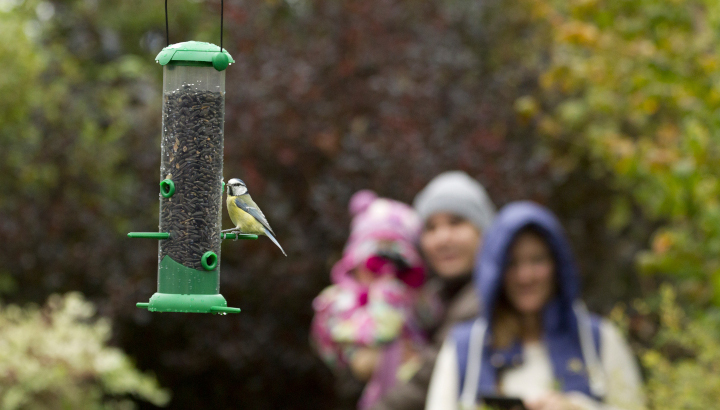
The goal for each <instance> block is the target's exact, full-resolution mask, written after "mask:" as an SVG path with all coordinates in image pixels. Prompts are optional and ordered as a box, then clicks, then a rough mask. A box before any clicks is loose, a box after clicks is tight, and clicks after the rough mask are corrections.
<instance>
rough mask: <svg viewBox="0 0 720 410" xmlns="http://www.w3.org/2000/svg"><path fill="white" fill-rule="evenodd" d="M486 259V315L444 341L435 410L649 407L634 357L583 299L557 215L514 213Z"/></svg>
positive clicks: (516, 209)
mask: <svg viewBox="0 0 720 410" xmlns="http://www.w3.org/2000/svg"><path fill="white" fill-rule="evenodd" d="M477 260H478V261H479V262H478V264H477V265H476V266H475V270H474V280H475V284H476V287H477V290H478V293H479V295H480V300H481V304H482V306H483V311H482V313H481V314H480V317H478V319H476V320H474V321H472V322H468V323H464V324H461V325H459V326H457V327H456V328H455V329H454V330H453V332H452V334H451V335H450V336H449V337H448V339H447V340H446V342H445V343H444V345H443V347H442V349H441V352H440V354H439V355H438V359H437V362H436V364H435V368H434V370H433V377H432V381H431V383H430V389H429V392H428V398H427V402H426V409H427V410H454V409H463V410H465V409H475V406H476V404H477V403H481V402H482V398H483V397H486V396H498V395H501V396H507V397H515V398H519V399H521V400H522V401H523V403H524V404H525V406H526V407H527V408H528V409H529V410H586V409H587V410H591V409H598V410H599V409H603V410H605V409H622V410H636V409H642V408H644V397H643V394H642V387H641V378H640V372H639V370H638V366H637V363H636V362H635V358H634V357H633V355H632V352H631V351H630V348H629V346H628V344H627V342H626V341H625V340H624V338H623V337H622V336H621V334H620V332H619V331H618V330H617V329H616V328H615V327H614V326H613V325H612V324H611V323H610V322H608V321H607V320H603V319H600V318H599V317H596V316H595V315H592V314H590V313H588V311H587V310H586V308H585V305H584V304H583V303H582V302H581V301H580V299H579V293H580V289H579V277H578V273H577V268H576V266H575V262H574V258H573V255H572V252H571V250H570V246H569V244H568V242H567V240H566V238H565V234H564V231H563V229H562V227H561V226H560V223H559V222H558V220H557V219H556V218H555V216H554V215H553V214H552V213H551V212H550V211H548V210H547V209H545V208H543V207H541V206H539V205H537V204H535V203H532V202H516V203H512V204H509V205H507V206H506V207H505V208H503V210H502V211H501V212H500V213H499V214H498V216H497V218H496V219H495V222H494V223H493V225H492V226H491V227H490V229H489V230H488V232H487V233H486V236H485V242H484V246H483V248H482V253H481V257H479V258H478V259H477Z"/></svg>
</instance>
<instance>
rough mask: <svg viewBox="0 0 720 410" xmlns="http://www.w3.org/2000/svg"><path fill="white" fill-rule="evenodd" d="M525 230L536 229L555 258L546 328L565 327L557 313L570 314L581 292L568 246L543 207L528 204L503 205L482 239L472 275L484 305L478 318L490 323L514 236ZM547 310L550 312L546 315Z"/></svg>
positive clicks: (557, 226) (560, 229)
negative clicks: (555, 288)
mask: <svg viewBox="0 0 720 410" xmlns="http://www.w3.org/2000/svg"><path fill="white" fill-rule="evenodd" d="M527 227H533V228H535V230H536V231H537V232H539V233H540V234H542V235H543V236H544V237H545V239H546V240H547V243H548V245H549V246H550V249H551V251H552V253H553V257H554V258H555V265H556V280H557V284H558V294H557V295H556V299H555V300H554V301H553V302H551V303H550V304H549V306H548V308H547V309H546V312H545V315H544V316H545V317H544V319H545V326H551V327H554V326H553V325H562V324H568V322H566V321H565V320H563V319H564V318H561V317H558V314H560V316H564V315H562V313H561V312H571V311H572V304H573V301H575V300H576V299H577V298H578V297H579V289H580V278H579V276H578V271H577V267H576V265H575V260H574V258H573V255H572V251H571V249H570V244H569V243H568V241H567V239H566V238H565V231H564V230H563V228H562V226H561V225H560V222H559V221H558V220H557V219H556V218H555V216H554V215H553V214H552V213H551V212H550V211H548V210H547V209H545V208H544V207H542V206H540V205H538V204H536V203H534V202H529V201H522V202H514V203H512V204H509V205H507V206H505V207H504V208H503V209H502V211H501V212H500V213H499V214H498V215H497V217H496V218H495V221H494V222H493V224H492V226H491V227H490V229H488V231H487V232H486V233H485V235H484V237H483V243H484V245H483V247H482V249H481V251H480V254H479V255H478V258H476V260H477V262H476V265H475V269H474V272H473V275H474V283H475V287H476V290H477V292H478V294H479V296H480V301H481V304H482V305H483V309H482V314H481V315H482V317H484V318H485V320H487V322H488V323H490V322H491V319H492V315H493V312H494V310H495V304H496V303H497V299H498V296H499V294H500V292H501V289H502V285H503V273H504V272H505V268H506V266H507V263H508V253H509V250H510V245H512V243H513V240H514V239H515V237H516V236H517V234H518V233H519V232H520V231H522V230H523V229H525V228H527ZM548 309H550V310H552V311H553V312H548V311H547V310H548ZM548 316H552V317H548ZM571 322H572V321H571Z"/></svg>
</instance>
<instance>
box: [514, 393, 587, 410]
mask: <svg viewBox="0 0 720 410" xmlns="http://www.w3.org/2000/svg"><path fill="white" fill-rule="evenodd" d="M525 407H527V409H528V410H582V409H581V408H580V407H578V406H576V405H575V404H573V403H572V402H570V400H568V398H567V397H566V396H565V395H564V394H562V393H558V392H551V393H548V394H546V395H544V396H542V397H540V398H539V399H535V400H532V401H529V402H527V403H525Z"/></svg>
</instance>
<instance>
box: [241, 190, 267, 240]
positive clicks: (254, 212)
mask: <svg viewBox="0 0 720 410" xmlns="http://www.w3.org/2000/svg"><path fill="white" fill-rule="evenodd" d="M245 196H246V197H247V198H243V199H242V200H241V199H240V198H235V205H236V206H237V207H238V208H240V209H242V210H243V211H245V212H247V213H249V214H250V215H251V216H252V217H253V218H255V219H257V221H258V222H260V223H261V224H262V226H264V227H265V228H266V229H267V230H268V231H270V232H272V233H273V235H274V234H275V232H274V231H273V230H272V228H271V227H270V223H268V221H267V218H265V214H263V213H262V211H261V210H260V207H259V206H257V204H256V203H255V201H253V200H252V198H250V195H245Z"/></svg>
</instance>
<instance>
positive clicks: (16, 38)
mask: <svg viewBox="0 0 720 410" xmlns="http://www.w3.org/2000/svg"><path fill="white" fill-rule="evenodd" d="M219 11H220V2H219V1H212V0H208V1H200V0H195V1H193V0H176V1H172V2H170V7H169V12H170V16H169V17H170V41H171V42H173V43H174V42H180V41H187V40H199V41H209V42H214V43H216V44H217V43H218V42H219V35H220V32H219ZM163 13H164V9H163V2H161V1H160V0H157V1H139V0H126V1H122V2H101V1H98V0H53V1H40V0H0V62H2V75H0V95H2V96H3V98H0V145H1V146H2V149H0V243H2V246H1V247H0V262H1V263H0V297H1V298H2V300H3V301H4V302H6V303H11V304H13V306H23V308H18V307H13V308H12V309H15V310H13V311H12V312H15V313H12V312H10V310H12V309H10V308H2V309H3V312H4V313H3V315H13V316H12V317H13V318H14V319H12V320H14V321H16V322H17V323H23V325H22V326H20V325H16V326H19V327H18V328H22V329H28V330H27V331H28V332H31V331H32V332H35V333H36V334H39V333H40V332H45V331H47V332H51V331H52V330H38V329H42V327H41V326H40V325H39V324H37V325H35V324H34V323H38V322H39V321H41V319H39V317H40V316H38V313H37V308H33V307H32V304H36V305H41V304H46V300H47V299H48V297H49V295H51V294H53V293H66V292H70V291H78V292H81V293H82V294H83V295H85V298H87V300H88V301H89V302H92V304H86V303H87V302H73V303H79V304H82V306H85V307H84V308H83V309H80V310H81V311H83V312H86V313H83V314H82V315H81V319H80V325H78V326H81V328H83V329H85V327H83V326H91V325H88V324H87V323H89V322H88V320H90V319H92V320H97V319H93V318H96V316H101V317H104V318H107V321H105V320H106V319H99V320H101V323H103V325H102V326H103V328H102V329H103V330H101V331H100V330H98V331H97V332H99V333H95V334H96V336H95V337H94V338H95V339H94V340H96V343H97V346H98V347H97V349H98V351H103V349H107V352H113V353H112V354H120V355H122V354H121V353H119V351H118V350H113V349H115V348H116V347H117V348H121V349H122V350H123V351H124V352H125V353H126V354H127V355H128V356H129V357H130V358H132V359H128V358H124V359H122V363H123V364H122V366H124V367H122V369H123V370H122V371H123V372H125V373H126V374H127V376H126V377H127V378H128V380H133V381H132V382H128V384H126V385H123V386H124V387H122V388H117V387H113V386H116V385H113V384H112V383H109V382H108V383H109V384H103V383H105V382H104V381H103V380H105V377H106V376H104V375H103V373H98V374H94V375H93V376H92V380H94V382H93V383H95V384H93V385H92V386H91V387H88V390H87V394H86V395H85V396H82V397H87V400H91V401H93V400H94V401H93V403H95V402H97V403H101V404H102V403H106V404H108V403H109V404H108V405H115V404H117V403H120V404H118V405H122V406H129V405H131V404H132V403H130V402H128V401H127V400H128V399H130V400H133V402H134V403H135V405H136V406H137V407H138V408H143V409H145V408H147V409H150V408H156V407H155V406H156V405H161V404H163V403H165V401H166V400H168V397H169V395H168V391H171V392H172V396H171V399H170V400H171V401H170V402H169V404H167V405H168V407H169V408H177V409H183V408H201V407H206V406H208V405H212V406H213V407H215V408H219V409H220V408H222V409H225V408H244V409H266V408H273V409H330V408H335V409H350V408H354V400H355V399H356V396H355V395H356V394H357V389H352V388H347V387H346V386H345V387H342V388H341V387H338V386H335V384H334V380H333V377H332V374H331V373H330V371H329V370H328V369H326V368H325V367H324V366H323V365H322V363H321V362H320V361H319V359H317V358H316V357H315V356H314V354H313V352H312V351H311V349H310V347H309V345H308V341H307V339H308V327H309V323H310V320H311V315H312V309H311V306H310V302H311V300H312V298H313V297H314V296H315V295H316V294H317V293H318V292H319V291H320V290H321V289H322V288H323V287H324V286H326V285H327V284H328V283H329V277H328V276H329V268H330V266H331V265H332V264H333V263H334V262H335V261H336V260H337V258H338V257H339V256H340V252H341V249H342V245H343V243H344V240H345V238H346V235H347V231H348V222H349V217H348V213H347V210H346V208H347V201H348V199H349V198H350V195H351V194H352V193H353V192H355V191H356V190H359V189H363V188H370V189H373V190H375V191H376V192H378V193H379V194H380V195H385V196H389V197H392V198H396V199H400V200H403V201H407V202H409V201H411V200H412V198H413V196H414V194H415V193H416V192H417V191H418V190H419V189H420V188H422V187H423V186H424V184H425V183H427V181H429V180H430V178H432V177H433V176H434V175H436V174H438V173H439V172H442V171H444V170H448V169H463V170H465V171H467V172H468V173H470V174H471V175H473V176H474V177H476V178H478V179H479V180H480V181H481V182H482V183H483V184H485V185H486V187H487V188H488V190H489V192H490V193H491V196H492V197H493V198H494V200H495V202H496V204H497V205H498V206H501V205H503V204H505V203H507V202H509V201H512V200H517V199H528V198H529V199H533V200H536V201H538V202H541V203H544V204H546V205H548V206H550V207H551V208H552V209H553V210H554V211H555V212H557V213H558V215H559V216H560V217H561V219H562V221H563V224H564V226H565V227H566V228H567V230H568V232H569V234H570V236H571V238H572V240H573V246H574V248H575V250H576V252H577V253H578V257H579V262H580V265H581V271H582V273H583V275H584V284H585V286H584V291H585V292H584V293H585V296H586V299H587V301H588V302H589V305H590V307H591V308H592V309H593V310H595V311H598V312H600V313H609V312H610V311H611V310H612V309H613V307H616V306H618V307H617V308H616V309H615V310H613V317H615V318H616V319H617V320H618V321H619V322H621V323H624V324H625V326H626V329H627V331H628V332H629V334H630V335H631V336H632V340H633V341H634V346H635V348H636V350H637V353H638V354H639V356H640V357H641V359H642V363H643V364H644V370H645V376H646V379H647V386H648V387H647V388H648V395H649V397H650V399H651V405H652V407H653V408H655V409H677V408H686V409H696V408H697V409H704V408H708V407H712V405H714V403H717V401H718V400H720V389H718V388H717V385H718V383H719V382H718V378H717V374H718V372H717V369H718V368H720V357H718V354H717V352H718V351H720V341H719V339H718V337H717V336H718V335H719V334H720V314H719V313H718V306H719V305H720V259H718V257H717V255H718V253H719V252H720V203H719V202H718V193H720V180H719V177H720V168H719V167H720V165H719V164H720V162H718V161H717V159H718V156H720V134H719V128H718V125H719V124H718V121H719V120H718V119H719V118H720V116H718V108H719V107H720V74H718V67H719V65H720V50H718V45H719V44H720V41H718V40H720V34H718V33H720V5H719V4H717V2H712V1H707V0H632V1H631V0H565V1H559V0H513V1H500V0H485V1H483V2H473V1H462V0H423V1H420V0H407V1H399V0H345V1H342V2H340V1H336V0H227V1H225V28H226V30H225V33H224V45H225V46H226V48H227V49H228V50H229V51H230V53H231V54H232V55H233V57H234V58H235V60H236V61H237V63H236V64H234V65H232V66H231V67H230V68H229V69H228V71H227V101H226V124H225V132H226V146H225V178H226V180H227V179H229V178H232V177H240V178H242V179H244V180H245V181H246V182H247V183H248V185H249V186H250V187H251V190H252V192H253V198H254V199H255V200H256V201H257V202H258V203H259V204H261V205H262V208H263V210H264V211H265V213H266V215H267V216H268V219H269V220H270V221H271V222H272V224H273V226H274V227H275V230H276V231H277V232H278V238H279V240H280V242H281V243H282V244H283V247H284V248H285V249H286V250H287V251H288V253H289V257H288V258H281V257H279V256H278V255H279V254H278V252H277V250H276V249H275V248H274V246H273V245H272V243H270V242H269V241H257V242H243V243H240V242H230V243H227V244H224V245H223V246H224V248H223V253H222V256H223V264H222V276H221V281H222V284H221V291H222V293H223V295H224V296H225V297H226V298H227V300H228V302H229V304H230V305H231V306H237V307H240V308H242V309H243V312H242V313H241V314H240V315H237V316H232V317H230V316H225V317H216V316H209V315H208V316H199V315H197V316H196V315H175V314H150V313H148V312H147V311H144V310H140V309H137V308H135V303H136V302H138V301H146V300H147V299H148V298H149V297H150V296H151V295H152V293H153V292H154V291H155V289H156V270H157V262H156V257H157V253H156V252H157V251H156V244H155V243H154V242H152V241H148V240H137V239H136V240H130V239H127V238H126V237H125V234H126V233H127V232H129V231H152V230H153V229H154V227H155V226H157V220H158V201H157V183H158V181H159V173H158V169H159V160H160V153H159V140H160V108H161V98H160V97H161V95H160V94H161V79H162V77H161V76H162V70H161V69H160V67H159V66H158V65H157V64H156V63H155V62H154V57H155V55H156V54H157V52H158V51H159V50H160V49H161V48H162V47H163V46H164V45H165V35H164V15H163ZM225 222H226V225H228V226H229V223H230V222H229V220H226V221H225ZM663 283H665V284H666V286H665V287H662V286H661V284H663ZM661 289H662V290H661ZM73 295H74V294H73ZM68 297H69V298H71V300H76V299H72V298H78V296H68ZM57 298H59V297H56V299H50V301H48V302H47V306H55V305H58V304H60V305H62V304H61V303H60V302H58V299H57ZM80 300H81V299H80ZM618 302H622V303H621V304H620V305H617V304H618ZM28 304H31V305H28ZM25 306H30V307H25ZM58 306H59V305H58ZM93 306H95V307H96V308H97V313H94V312H95V310H94V309H95V308H93ZM17 309H21V310H20V311H17ZM44 309H51V308H49V307H46V308H44ZM18 312H19V313H18ZM87 312H89V313H87ZM0 316H2V315H0ZM3 320H5V319H3ZM8 320H9V319H8ZM68 320H70V319H68ZM0 323H5V322H2V321H0ZM0 326H4V325H3V324H0ZM104 326H107V328H106V327H104ZM110 326H111V327H112V332H111V331H110ZM87 329H90V328H87ZM86 331H91V330H80V328H78V330H77V332H78V333H82V332H86ZM106 332H107V333H106ZM106 334H107V337H106V336H105V335H106ZM110 334H112V337H111V338H110V339H108V337H109V335H110ZM110 346H114V347H110ZM108 354H111V353H108ZM122 357H125V356H122ZM129 360H132V361H133V362H134V364H135V366H136V367H137V369H139V370H140V371H143V372H146V373H142V374H141V373H139V372H138V371H137V370H134V368H133V367H132V365H131V364H130V363H131V362H130V361H129ZM63 371H67V370H63ZM125 373H124V374H125ZM151 374H154V375H156V377H157V380H158V382H159V386H162V387H163V388H165V389H167V391H166V390H160V389H159V388H158V387H152V388H151V387H143V389H149V390H142V389H140V390H138V388H136V387H134V386H138V384H137V383H141V384H142V385H146V386H155V385H154V384H152V383H153V382H150V381H149V380H152V376H151ZM123 377H125V376H123ZM28 380H30V379H28ZM66 380H67V381H68V383H77V381H73V380H74V379H72V378H67V379H66ZM18 383H19V384H20V385H23V386H24V385H25V384H28V383H29V382H28V383H25V382H18ZM133 383H135V384H133ZM28 386H29V385H28ZM48 386H51V384H48ZM98 386H99V387H98ZM103 386H105V387H103ZM108 386H109V387H108ZM72 388H74V387H73V386H65V387H63V386H55V387H52V389H55V390H52V389H51V388H48V391H53V392H54V393H53V394H58V395H61V394H62V393H61V392H63V391H71V389H72ZM0 389H3V390H2V392H5V390H4V389H5V387H4V386H3V387H2V388H0ZM23 389H26V390H22V389H21V390H20V391H25V392H31V391H32V390H31V389H30V387H27V388H26V387H23ZM28 389H30V390H28ZM68 389H70V390H68ZM123 389H124V390H123ZM2 392H0V397H3V393H2ZM6 394H7V393H6ZM14 394H15V393H14ZM23 394H24V396H23V395H20V396H22V397H33V396H32V394H30V393H23ZM78 397H80V396H78ZM101 404H99V405H98V406H100V405H101ZM18 408H22V407H18ZM26 408H37V407H32V406H30V407H26ZM88 408H89V407H88ZM99 408H100V407H99Z"/></svg>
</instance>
